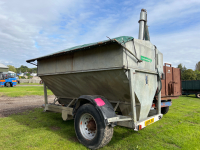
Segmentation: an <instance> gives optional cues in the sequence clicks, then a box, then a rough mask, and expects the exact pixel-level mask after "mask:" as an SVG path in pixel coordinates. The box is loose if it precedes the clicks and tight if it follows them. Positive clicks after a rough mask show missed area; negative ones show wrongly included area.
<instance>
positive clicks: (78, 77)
mask: <svg viewBox="0 0 200 150" xmlns="http://www.w3.org/2000/svg"><path fill="white" fill-rule="evenodd" d="M41 78H42V80H43V81H44V82H45V84H46V85H47V86H48V88H49V89H50V90H51V91H52V92H53V93H54V95H56V96H57V97H62V98H64V97H71V98H74V97H75V98H77V97H79V96H81V95H103V96H104V97H106V98H107V99H109V100H113V101H128V102H130V90H129V81H128V78H127V76H126V74H125V73H124V70H107V71H92V72H83V73H71V74H63V75H60V74H59V75H49V76H41Z"/></svg>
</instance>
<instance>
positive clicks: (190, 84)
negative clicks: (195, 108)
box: [182, 80, 200, 91]
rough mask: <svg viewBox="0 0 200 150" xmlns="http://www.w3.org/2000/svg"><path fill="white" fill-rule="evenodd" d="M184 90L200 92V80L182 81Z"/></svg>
mask: <svg viewBox="0 0 200 150" xmlns="http://www.w3.org/2000/svg"><path fill="white" fill-rule="evenodd" d="M182 90H183V91H184V90H188V91H189V90H190V91H198V90H199V91H200V80H191V81H190V80H188V81H182Z"/></svg>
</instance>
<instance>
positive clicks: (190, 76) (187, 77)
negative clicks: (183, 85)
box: [181, 69, 197, 80]
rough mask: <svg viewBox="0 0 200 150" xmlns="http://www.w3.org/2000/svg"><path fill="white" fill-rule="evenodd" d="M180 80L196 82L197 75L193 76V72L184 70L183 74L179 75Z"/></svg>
mask: <svg viewBox="0 0 200 150" xmlns="http://www.w3.org/2000/svg"><path fill="white" fill-rule="evenodd" d="M181 79H182V80H196V79H197V75H196V74H195V71H193V70H192V69H188V70H185V71H184V72H183V74H181Z"/></svg>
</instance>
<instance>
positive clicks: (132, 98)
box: [129, 69, 137, 130]
mask: <svg viewBox="0 0 200 150" xmlns="http://www.w3.org/2000/svg"><path fill="white" fill-rule="evenodd" d="M134 74H135V70H134V69H129V86H130V96H131V110H132V112H131V115H132V120H133V122H132V124H133V126H132V128H134V130H137V129H136V125H137V117H136V105H135V91H134V87H133V85H134V83H133V82H134V81H135V79H134V78H135V76H134Z"/></svg>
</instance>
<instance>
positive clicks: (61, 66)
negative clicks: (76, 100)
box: [38, 43, 123, 76]
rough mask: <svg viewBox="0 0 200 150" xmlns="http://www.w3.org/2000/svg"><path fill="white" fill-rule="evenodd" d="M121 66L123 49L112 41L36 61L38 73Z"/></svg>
mask: <svg viewBox="0 0 200 150" xmlns="http://www.w3.org/2000/svg"><path fill="white" fill-rule="evenodd" d="M113 67H123V49H122V47H121V46H120V45H118V44H116V43H113V44H109V45H105V46H101V47H97V48H92V49H89V50H85V51H78V52H75V53H68V54H65V55H62V56H57V57H53V58H47V59H43V60H39V61H38V75H39V76H40V75H44V74H58V73H66V72H76V71H87V70H99V69H106V68H113Z"/></svg>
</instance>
